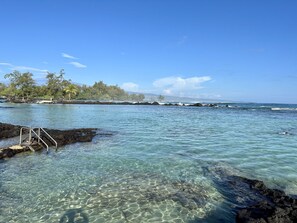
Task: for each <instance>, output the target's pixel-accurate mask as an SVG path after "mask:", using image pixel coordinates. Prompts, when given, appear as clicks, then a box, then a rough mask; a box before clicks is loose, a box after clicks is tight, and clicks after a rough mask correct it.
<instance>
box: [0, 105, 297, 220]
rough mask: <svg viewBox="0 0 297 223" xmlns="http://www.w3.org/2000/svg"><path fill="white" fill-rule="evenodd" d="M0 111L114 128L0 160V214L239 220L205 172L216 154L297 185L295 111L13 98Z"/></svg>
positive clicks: (228, 164)
mask: <svg viewBox="0 0 297 223" xmlns="http://www.w3.org/2000/svg"><path fill="white" fill-rule="evenodd" d="M26 112H27V113H30V115H29V116H26V115H24V113H26ZM0 117H1V119H2V120H0V121H1V122H7V123H14V124H20V125H27V126H42V127H48V128H61V129H65V128H75V127H97V128H102V129H104V130H106V131H108V132H116V134H113V136H112V137H102V138H96V139H95V140H94V141H93V142H92V143H82V144H74V145H69V146H65V147H63V148H61V149H60V150H58V152H54V150H52V151H51V152H50V154H49V155H46V154H45V153H27V154H19V155H17V156H15V157H14V158H12V159H10V160H8V161H1V162H0V174H1V177H0V200H1V202H0V222H1V223H2V222H3V223H4V222H162V221H163V222H218V221H220V222H232V221H234V212H232V205H234V204H232V203H228V202H229V201H230V199H227V198H226V197H225V195H223V194H222V193H220V191H221V188H218V185H219V184H214V182H213V179H214V177H216V178H217V179H219V176H216V175H212V176H209V174H206V173H205V167H209V168H208V169H210V170H211V169H212V168H211V167H213V166H215V165H217V164H218V163H221V164H222V163H223V164H224V165H223V168H224V169H227V170H228V171H230V172H232V173H234V174H239V175H245V176H247V177H253V178H258V179H261V180H264V181H265V183H267V184H268V185H269V186H272V187H277V188H281V189H284V190H285V191H286V192H288V193H296V192H297V188H296V185H297V181H296V179H297V174H296V171H295V170H296V168H297V163H296V158H297V157H296V154H297V153H296V152H297V151H296V150H297V147H296V137H297V136H296V134H278V133H279V132H282V131H288V132H290V133H291V132H294V131H293V130H294V129H296V126H297V115H296V114H295V113H292V112H291V113H285V112H284V111H281V112H277V111H271V110H264V111H263V109H261V110H260V111H257V110H256V111H255V110H248V109H245V110H243V109H241V110H236V109H223V108H222V109H211V108H185V107H166V108H165V107H149V106H138V107H136V106H74V105H66V106H61V105H15V108H13V109H1V110H0ZM28 117H29V118H28ZM1 143H2V144H1ZM5 143H6V144H8V143H9V142H8V141H6V142H0V146H2V145H4V144H5ZM215 170H217V169H215ZM237 170H238V171H237ZM213 173H219V171H213Z"/></svg>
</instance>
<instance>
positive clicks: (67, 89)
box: [0, 69, 144, 102]
mask: <svg viewBox="0 0 297 223" xmlns="http://www.w3.org/2000/svg"><path fill="white" fill-rule="evenodd" d="M64 76H65V72H64V69H62V70H60V72H59V74H56V73H50V72H48V73H47V75H46V83H45V84H44V85H38V84H37V83H36V81H35V80H34V78H33V74H32V73H30V72H25V73H21V72H19V71H13V72H12V73H9V74H6V75H5V76H4V78H5V79H8V80H9V84H4V83H0V97H1V96H2V97H6V98H7V99H8V100H9V101H19V100H22V101H25V102H28V101H33V100H36V99H47V100H49V99H50V100H104V101H143V100H144V95H143V94H129V93H127V92H125V91H124V90H123V89H121V88H120V87H119V86H117V85H107V84H105V83H103V81H99V82H95V83H94V84H93V85H92V86H87V85H79V84H75V83H73V82H72V81H71V80H66V79H65V78H64Z"/></svg>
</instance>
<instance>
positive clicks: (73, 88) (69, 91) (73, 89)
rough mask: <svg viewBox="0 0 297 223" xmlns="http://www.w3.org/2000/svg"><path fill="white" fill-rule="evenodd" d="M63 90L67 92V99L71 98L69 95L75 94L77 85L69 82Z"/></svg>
mask: <svg viewBox="0 0 297 223" xmlns="http://www.w3.org/2000/svg"><path fill="white" fill-rule="evenodd" d="M64 91H65V92H66V93H67V94H68V98H69V100H71V96H72V95H76V94H77V91H78V89H77V87H76V86H75V85H74V84H69V85H68V86H67V87H66V88H65V89H64Z"/></svg>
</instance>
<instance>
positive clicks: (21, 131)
mask: <svg viewBox="0 0 297 223" xmlns="http://www.w3.org/2000/svg"><path fill="white" fill-rule="evenodd" d="M23 129H27V130H28V131H29V133H28V134H29V135H30V130H31V128H28V127H22V128H21V130H20V145H21V144H22V136H23Z"/></svg>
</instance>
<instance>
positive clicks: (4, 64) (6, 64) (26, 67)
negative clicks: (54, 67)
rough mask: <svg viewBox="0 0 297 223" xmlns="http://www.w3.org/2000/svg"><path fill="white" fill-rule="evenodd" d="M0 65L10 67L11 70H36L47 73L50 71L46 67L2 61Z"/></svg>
mask: <svg viewBox="0 0 297 223" xmlns="http://www.w3.org/2000/svg"><path fill="white" fill-rule="evenodd" d="M0 65H2V66H6V67H9V68H8V69H9V70H19V71H34V72H38V73H40V74H46V73H47V72H48V70H45V69H39V68H35V67H28V66H16V65H13V64H11V63H0Z"/></svg>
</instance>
